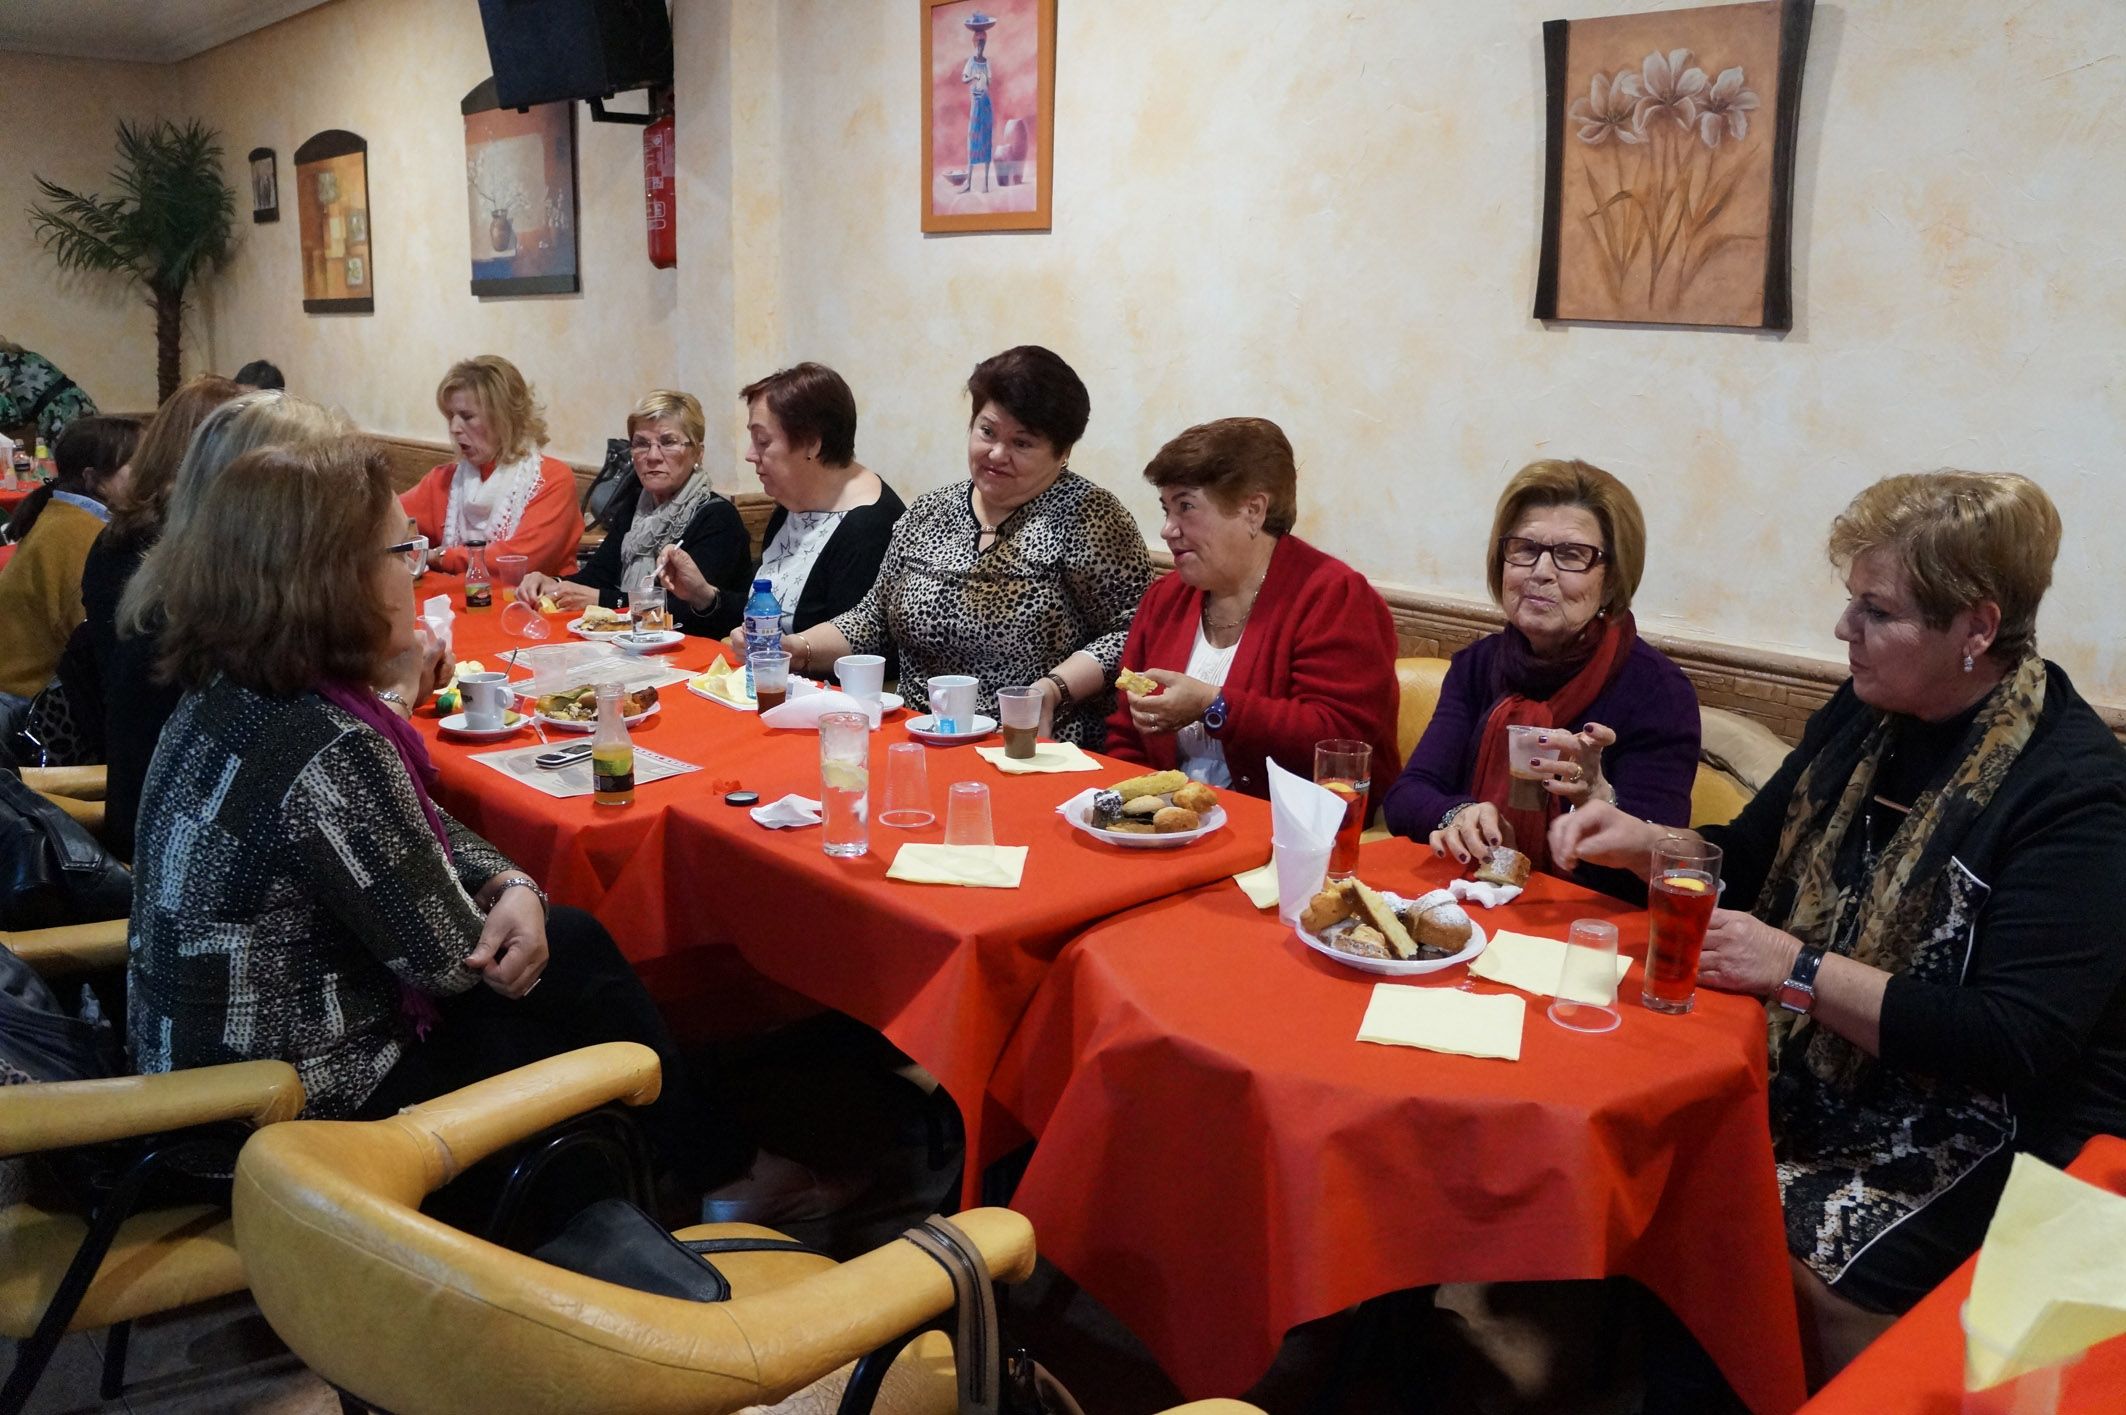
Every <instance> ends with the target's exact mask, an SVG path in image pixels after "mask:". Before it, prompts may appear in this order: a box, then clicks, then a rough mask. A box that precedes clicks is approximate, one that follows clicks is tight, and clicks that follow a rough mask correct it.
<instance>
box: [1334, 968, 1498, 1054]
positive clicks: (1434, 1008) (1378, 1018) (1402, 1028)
mask: <svg viewBox="0 0 2126 1415" xmlns="http://www.w3.org/2000/svg"><path fill="white" fill-rule="evenodd" d="M1527 1013H1528V1004H1527V1002H1525V1001H1524V1000H1522V999H1521V998H1518V997H1515V996H1514V995H1513V994H1512V993H1504V992H1502V993H1474V992H1463V991H1462V990H1461V989H1460V988H1426V987H1411V986H1408V985H1406V984H1401V983H1375V984H1374V985H1373V1000H1372V1001H1371V1002H1369V1003H1367V1004H1366V1016H1365V1020H1364V1021H1362V1022H1360V1023H1359V1024H1358V1039H1359V1040H1360V1041H1362V1042H1379V1043H1380V1044H1382V1045H1383V1046H1398V1047H1423V1048H1424V1049H1425V1050H1427V1051H1444V1052H1450V1053H1452V1054H1454V1055H1456V1056H1492V1057H1498V1058H1500V1059H1501V1060H1504V1061H1519V1060H1520V1059H1521V1023H1522V1022H1523V1021H1524V1020H1525V1019H1526V1017H1527Z"/></svg>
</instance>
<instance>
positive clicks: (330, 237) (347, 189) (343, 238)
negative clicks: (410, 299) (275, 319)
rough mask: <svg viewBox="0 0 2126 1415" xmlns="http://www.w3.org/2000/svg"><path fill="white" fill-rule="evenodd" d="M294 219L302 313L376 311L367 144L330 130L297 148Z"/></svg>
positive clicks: (348, 133)
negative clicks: (300, 262) (300, 263)
mask: <svg viewBox="0 0 2126 1415" xmlns="http://www.w3.org/2000/svg"><path fill="white" fill-rule="evenodd" d="M295 219H296V226H297V233H298V235H299V236H300V238H301V246H302V253H303V310H304V312H305V313H307V314H374V313H376V292H375V284H376V261H375V259H374V257H373V256H372V254H371V252H370V249H369V144H368V143H367V142H365V141H364V140H362V139H361V138H359V137H357V136H355V135H354V134H353V133H350V132H346V131H344V130H342V129H339V128H328V129H326V130H325V131H324V132H322V133H319V134H318V135H317V136H316V137H313V138H311V139H310V140H309V141H308V142H306V143H304V144H303V145H302V146H301V147H299V148H297V149H296V150H295Z"/></svg>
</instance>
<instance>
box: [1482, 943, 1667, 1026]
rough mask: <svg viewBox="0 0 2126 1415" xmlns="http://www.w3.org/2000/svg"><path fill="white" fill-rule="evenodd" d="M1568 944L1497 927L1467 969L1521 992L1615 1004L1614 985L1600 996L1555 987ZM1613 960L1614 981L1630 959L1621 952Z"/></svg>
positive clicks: (1621, 977) (1621, 975)
mask: <svg viewBox="0 0 2126 1415" xmlns="http://www.w3.org/2000/svg"><path fill="white" fill-rule="evenodd" d="M1568 946H1569V945H1567V944H1566V942H1565V940H1564V939H1561V938H1538V937H1536V936H1535V935H1533V934H1519V933H1514V932H1512V931H1511V930H1508V929H1500V930H1499V931H1498V932H1497V933H1495V934H1493V935H1492V936H1491V944H1490V946H1489V947H1487V948H1486V949H1485V950H1484V951H1483V952H1482V953H1479V954H1478V955H1477V956H1476V957H1475V958H1473V959H1471V960H1470V961H1469V971H1470V972H1472V973H1474V974H1475V975H1476V976H1477V977H1479V978H1485V979H1488V980H1490V981H1491V982H1494V983H1504V984H1505V985H1506V986H1507V987H1509V988H1519V989H1520V990H1521V991H1522V992H1532V993H1535V994H1537V995H1539V996H1541V997H1557V998H1563V999H1564V1000H1565V1001H1567V1002H1585V1003H1588V1004H1591V1005H1592V1006H1595V1007H1612V1006H1614V1005H1615V1004H1616V1000H1617V990H1616V989H1615V988H1613V987H1612V988H1610V989H1609V990H1608V991H1607V992H1606V993H1605V994H1604V995H1603V996H1600V997H1591V996H1585V995H1582V994H1581V993H1578V992H1570V993H1566V992H1559V991H1558V985H1559V982H1560V981H1561V980H1562V979H1563V977H1564V974H1565V950H1566V948H1567V947H1568ZM1616 961H1617V981H1618V982H1620V983H1621V982H1623V981H1624V975H1625V974H1626V973H1627V972H1629V971H1630V970H1631V959H1630V958H1628V957H1626V956H1625V955H1623V954H1621V953H1620V954H1618V955H1617V960H1616Z"/></svg>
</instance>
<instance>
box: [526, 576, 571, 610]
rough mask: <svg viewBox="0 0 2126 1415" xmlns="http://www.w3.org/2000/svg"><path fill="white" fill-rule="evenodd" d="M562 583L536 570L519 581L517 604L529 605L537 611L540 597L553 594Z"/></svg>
mask: <svg viewBox="0 0 2126 1415" xmlns="http://www.w3.org/2000/svg"><path fill="white" fill-rule="evenodd" d="M560 583H561V582H560V581H559V580H557V579H555V578H554V577H553V576H552V575H542V574H540V573H539V572H538V571H537V570H534V571H532V572H531V573H530V574H528V575H526V576H525V577H524V578H523V579H521V580H519V581H517V603H519V604H528V605H530V606H532V607H533V608H534V609H536V608H538V607H539V600H540V597H541V596H543V595H549V594H552V593H553V592H554V590H555V588H556V587H558V586H559V585H560Z"/></svg>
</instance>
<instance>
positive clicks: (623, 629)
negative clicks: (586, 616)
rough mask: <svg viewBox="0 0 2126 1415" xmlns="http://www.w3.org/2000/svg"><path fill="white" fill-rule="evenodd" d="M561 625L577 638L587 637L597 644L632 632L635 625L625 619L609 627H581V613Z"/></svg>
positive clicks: (609, 641)
mask: <svg viewBox="0 0 2126 1415" xmlns="http://www.w3.org/2000/svg"><path fill="white" fill-rule="evenodd" d="M562 627H564V628H566V629H567V630H568V631H569V632H570V633H571V634H574V635H575V636H576V637H577V638H579V639H589V640H590V641H591V642H593V643H599V644H609V643H611V642H612V641H613V640H615V639H617V638H619V637H620V636H621V635H622V634H632V633H634V632H635V626H634V625H632V624H630V623H628V622H627V621H626V620H625V619H623V620H621V621H620V622H619V623H618V624H615V625H614V626H613V627H612V628H610V629H586V628H584V627H583V616H581V615H578V616H576V617H575V618H574V619H571V620H569V621H568V623H567V624H565V625H563V626H562Z"/></svg>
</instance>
